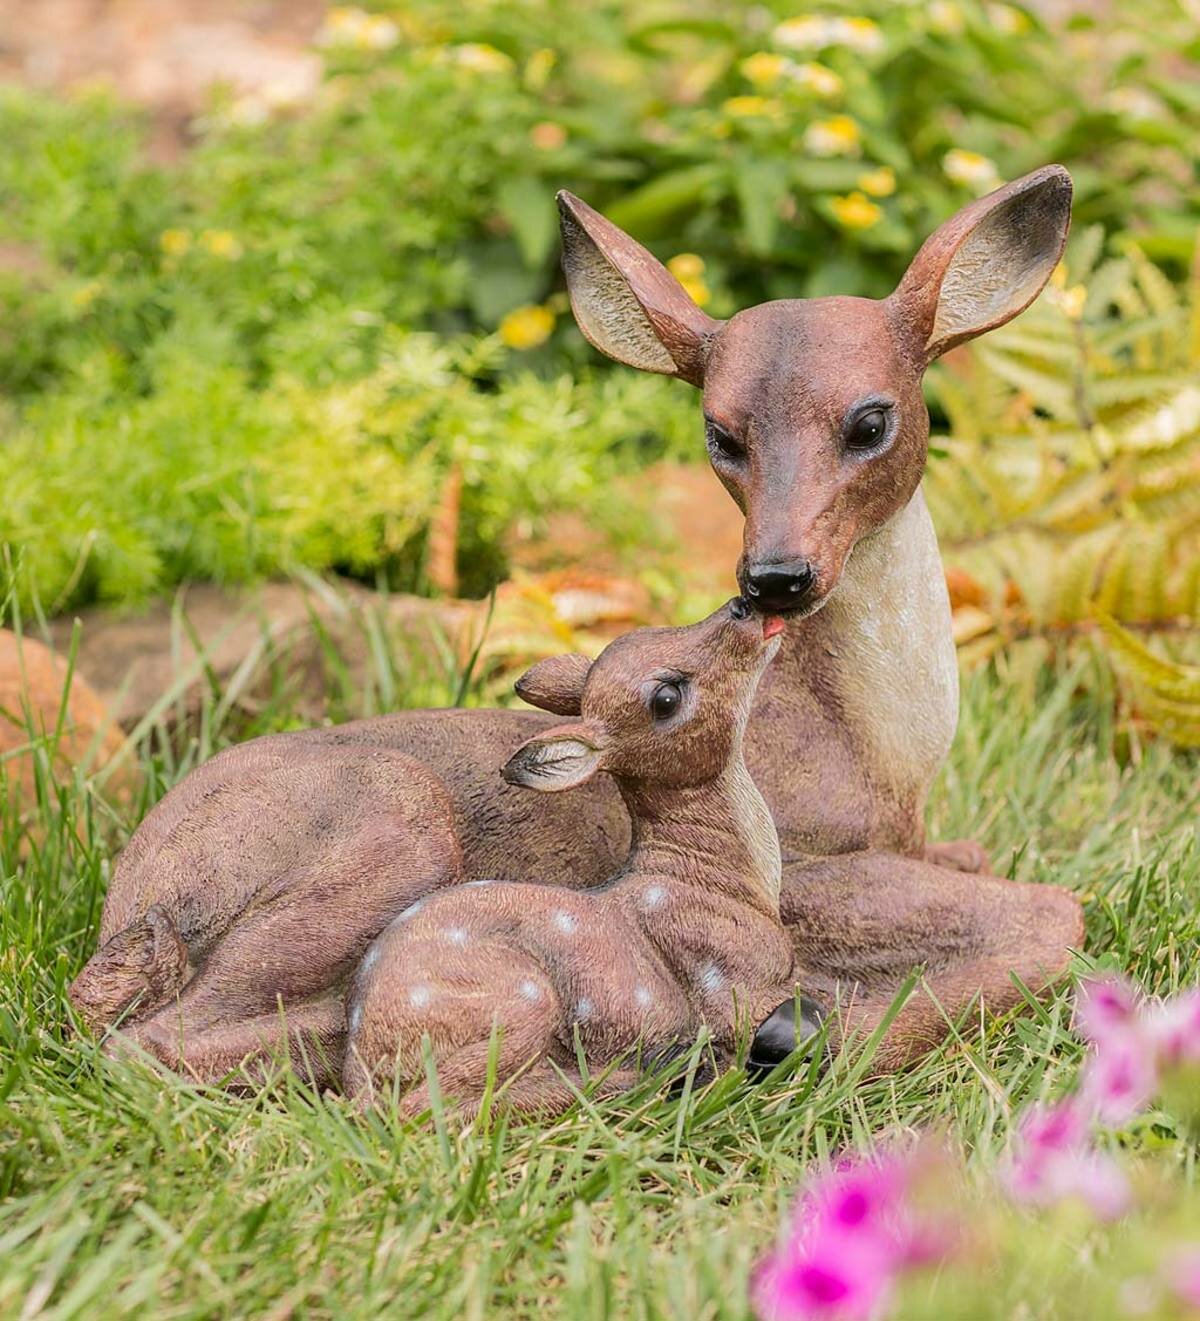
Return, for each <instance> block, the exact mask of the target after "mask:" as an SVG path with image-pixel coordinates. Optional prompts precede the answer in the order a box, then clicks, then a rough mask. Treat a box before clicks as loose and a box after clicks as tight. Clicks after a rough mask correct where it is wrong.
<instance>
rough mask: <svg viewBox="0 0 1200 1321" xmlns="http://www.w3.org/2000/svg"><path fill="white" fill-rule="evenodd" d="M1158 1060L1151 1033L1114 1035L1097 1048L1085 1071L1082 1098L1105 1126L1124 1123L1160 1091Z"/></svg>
mask: <svg viewBox="0 0 1200 1321" xmlns="http://www.w3.org/2000/svg"><path fill="white" fill-rule="evenodd" d="M1158 1081H1159V1079H1158V1061H1157V1058H1156V1051H1155V1049H1154V1042H1153V1041H1152V1040H1151V1038H1150V1035H1149V1033H1148V1032H1145V1031H1142V1032H1137V1033H1135V1032H1127V1033H1123V1034H1120V1035H1114V1036H1112V1037H1110V1038H1109V1039H1108V1040H1107V1041H1105V1042H1104V1043H1103V1044H1102V1045H1099V1046H1097V1048H1096V1050H1095V1051H1094V1053H1093V1054H1092V1055H1091V1056H1090V1057H1089V1058H1088V1060H1087V1062H1086V1064H1085V1065H1084V1070H1083V1083H1082V1089H1081V1091H1082V1095H1083V1097H1084V1098H1085V1100H1086V1101H1087V1102H1088V1103H1089V1104H1090V1106H1091V1107H1092V1110H1093V1112H1094V1113H1095V1115H1096V1117H1097V1118H1098V1119H1099V1120H1100V1121H1101V1122H1102V1123H1105V1124H1123V1123H1125V1122H1126V1121H1127V1120H1130V1119H1132V1118H1133V1117H1134V1115H1137V1114H1139V1113H1140V1112H1141V1111H1142V1110H1144V1109H1145V1108H1146V1106H1148V1105H1149V1104H1150V1102H1151V1101H1152V1100H1153V1099H1154V1096H1155V1093H1156V1092H1157V1091H1158Z"/></svg>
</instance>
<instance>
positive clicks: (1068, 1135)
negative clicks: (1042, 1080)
mask: <svg viewBox="0 0 1200 1321" xmlns="http://www.w3.org/2000/svg"><path fill="white" fill-rule="evenodd" d="M1005 1181H1006V1183H1007V1185H1008V1190H1009V1193H1010V1194H1011V1195H1012V1197H1013V1198H1014V1199H1015V1200H1016V1201H1018V1202H1024V1203H1026V1204H1028V1205H1030V1206H1056V1205H1057V1204H1058V1203H1060V1202H1065V1201H1071V1200H1076V1199H1077V1200H1079V1201H1081V1202H1083V1204H1084V1205H1085V1206H1087V1207H1088V1208H1089V1209H1090V1210H1091V1212H1092V1214H1093V1215H1094V1216H1096V1218H1097V1219H1099V1220H1116V1219H1118V1218H1119V1217H1120V1216H1122V1215H1123V1214H1124V1213H1125V1211H1126V1210H1128V1208H1129V1204H1130V1201H1131V1194H1130V1189H1129V1183H1128V1180H1127V1179H1126V1178H1125V1174H1124V1171H1123V1170H1122V1169H1121V1167H1120V1165H1118V1164H1117V1162H1116V1161H1115V1160H1113V1159H1112V1157H1111V1156H1106V1155H1105V1154H1104V1153H1102V1152H1099V1151H1096V1150H1095V1148H1094V1147H1093V1146H1092V1145H1091V1141H1090V1137H1089V1133H1088V1124H1087V1114H1086V1111H1085V1110H1084V1108H1083V1106H1082V1105H1081V1104H1080V1102H1079V1101H1078V1100H1077V1099H1075V1098H1069V1099H1068V1100H1065V1101H1059V1102H1057V1103H1056V1104H1054V1105H1045V1106H1034V1107H1032V1108H1031V1109H1030V1110H1028V1111H1027V1112H1026V1113H1025V1115H1024V1116H1023V1118H1022V1120H1021V1126H1020V1129H1019V1131H1018V1136H1017V1149H1016V1152H1015V1153H1014V1155H1013V1157H1012V1159H1011V1161H1010V1162H1009V1165H1008V1168H1007V1171H1006V1180H1005Z"/></svg>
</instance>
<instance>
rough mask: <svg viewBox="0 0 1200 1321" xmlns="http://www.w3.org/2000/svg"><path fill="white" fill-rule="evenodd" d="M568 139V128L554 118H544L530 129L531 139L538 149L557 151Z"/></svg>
mask: <svg viewBox="0 0 1200 1321" xmlns="http://www.w3.org/2000/svg"><path fill="white" fill-rule="evenodd" d="M566 140H567V130H566V129H565V128H563V126H562V125H561V124H556V123H555V122H554V121H553V120H552V119H543V120H542V122H541V123H540V124H534V126H533V127H532V128H531V129H530V130H529V141H530V142H532V143H533V145H534V146H535V147H536V148H537V149H538V151H556V150H557V149H558V148H559V147H561V146H562V145H563V144H564V143H565V142H566Z"/></svg>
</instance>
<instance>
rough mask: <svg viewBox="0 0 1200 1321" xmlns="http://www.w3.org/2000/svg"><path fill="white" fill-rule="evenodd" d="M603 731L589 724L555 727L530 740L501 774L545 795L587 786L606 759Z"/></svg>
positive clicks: (508, 780)
mask: <svg viewBox="0 0 1200 1321" xmlns="http://www.w3.org/2000/svg"><path fill="white" fill-rule="evenodd" d="M602 743H603V739H602V737H601V734H600V731H599V729H598V728H597V727H596V726H595V725H592V724H589V723H588V722H587V721H583V722H581V723H580V724H577V725H555V726H554V728H553V729H548V730H546V732H545V733H544V734H540V735H538V737H537V738H531V739H528V740H527V741H526V742H524V743H522V744H521V746H520V747H519V748H518V749H517V750H516V752H514V753H513V755H512V756H511V757H510V758H509V759H508V761H507V762H506V763H505V765H504V768H503V769H502V770H501V772H500V774H501V775H503V776H504V778H505V780H506V781H507V782H508V783H509V784H519V785H521V786H522V787H523V788H525V789H540V790H541V791H542V792H543V793H559V792H561V791H562V790H563V789H574V788H575V787H576V785H580V784H586V783H587V782H588V781H589V780H590V779H591V778H592V776H593V775H595V774H596V772H597V771H598V770H599V769H600V767H601V764H602V763H603V760H604V750H603V747H602Z"/></svg>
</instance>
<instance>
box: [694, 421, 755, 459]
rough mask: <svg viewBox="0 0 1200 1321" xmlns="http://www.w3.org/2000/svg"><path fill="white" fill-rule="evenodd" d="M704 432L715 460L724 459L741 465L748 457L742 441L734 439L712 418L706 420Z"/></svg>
mask: <svg viewBox="0 0 1200 1321" xmlns="http://www.w3.org/2000/svg"><path fill="white" fill-rule="evenodd" d="M704 430H705V439H706V440H707V441H708V450H709V453H710V454H712V455H713V457H714V458H718V459H724V460H726V462H728V463H740V462H741V461H742V460H743V459H744V458H745V457H746V447H745V446H744V445H743V444H742V443H741V441H739V440H736V439H734V437H733V436H731V435H730V434H729V432H728V431H726V430H725V428H724V427H720V426H718V425H717V424H716V423H715V422H714V421H713V420H712V418H711V417H706V418H705V419H704Z"/></svg>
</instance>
